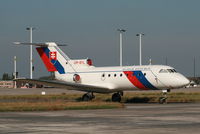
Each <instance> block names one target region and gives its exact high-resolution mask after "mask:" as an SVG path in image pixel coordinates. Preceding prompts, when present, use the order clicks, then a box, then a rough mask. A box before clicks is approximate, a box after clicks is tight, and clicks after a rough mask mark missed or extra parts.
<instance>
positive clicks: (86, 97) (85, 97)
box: [82, 93, 95, 101]
mask: <svg viewBox="0 0 200 134" xmlns="http://www.w3.org/2000/svg"><path fill="white" fill-rule="evenodd" d="M94 98H95V96H94V95H93V93H86V94H84V95H83V96H82V101H90V100H92V99H94Z"/></svg>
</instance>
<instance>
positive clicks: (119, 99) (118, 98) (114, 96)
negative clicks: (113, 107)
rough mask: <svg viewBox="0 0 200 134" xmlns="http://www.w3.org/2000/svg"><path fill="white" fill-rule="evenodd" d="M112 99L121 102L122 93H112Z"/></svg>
mask: <svg viewBox="0 0 200 134" xmlns="http://www.w3.org/2000/svg"><path fill="white" fill-rule="evenodd" d="M112 101H113V102H120V101H121V95H120V93H114V94H113V95H112Z"/></svg>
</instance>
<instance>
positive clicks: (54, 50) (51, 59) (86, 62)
mask: <svg viewBox="0 0 200 134" xmlns="http://www.w3.org/2000/svg"><path fill="white" fill-rule="evenodd" d="M46 44H47V45H40V47H37V48H36V49H37V51H38V53H39V55H40V57H41V59H42V60H43V62H44V64H45V66H46V68H47V70H48V71H49V72H54V71H58V73H59V74H65V73H66V71H67V72H77V71H79V70H80V69H83V68H88V67H91V66H92V60H91V59H75V60H71V59H70V58H69V57H68V56H67V55H66V54H65V53H64V52H63V51H62V50H61V49H60V48H59V47H58V45H56V43H54V42H49V43H46ZM92 67H93V66H92Z"/></svg>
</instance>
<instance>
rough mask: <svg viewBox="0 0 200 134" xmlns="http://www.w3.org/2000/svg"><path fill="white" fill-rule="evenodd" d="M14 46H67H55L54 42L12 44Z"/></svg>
mask: <svg viewBox="0 0 200 134" xmlns="http://www.w3.org/2000/svg"><path fill="white" fill-rule="evenodd" d="M13 43H14V44H15V45H33V46H40V47H48V46H67V45H66V44H56V43H55V42H45V43H28V42H13Z"/></svg>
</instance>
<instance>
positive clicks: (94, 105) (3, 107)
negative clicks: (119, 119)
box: [0, 101, 123, 112]
mask: <svg viewBox="0 0 200 134" xmlns="http://www.w3.org/2000/svg"><path fill="white" fill-rule="evenodd" d="M112 108H123V104H121V103H111V102H61V101H55V102H34V103H32V102H9V103H0V112H14V111H57V110H83V109H112Z"/></svg>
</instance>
